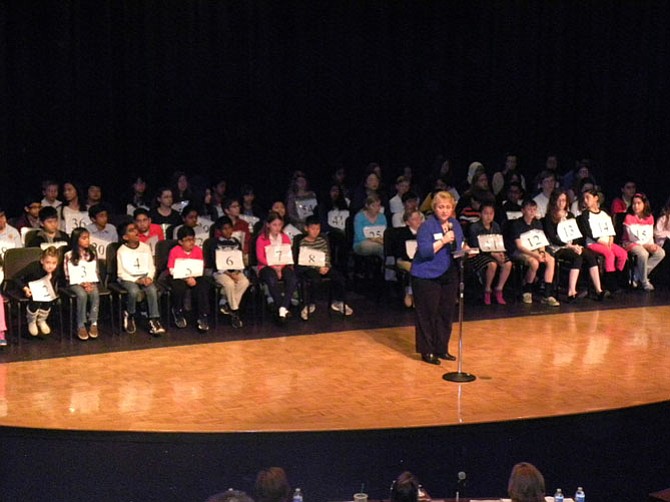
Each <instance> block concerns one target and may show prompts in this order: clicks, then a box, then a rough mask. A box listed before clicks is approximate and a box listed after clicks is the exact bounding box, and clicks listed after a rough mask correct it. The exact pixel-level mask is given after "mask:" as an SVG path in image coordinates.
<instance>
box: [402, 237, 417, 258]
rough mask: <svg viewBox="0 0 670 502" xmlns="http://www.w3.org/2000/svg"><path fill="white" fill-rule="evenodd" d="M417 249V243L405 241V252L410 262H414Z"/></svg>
mask: <svg viewBox="0 0 670 502" xmlns="http://www.w3.org/2000/svg"><path fill="white" fill-rule="evenodd" d="M416 248H417V242H416V241H415V240H414V239H412V240H409V241H405V251H406V252H407V257H408V258H409V259H410V260H413V259H414V256H415V255H416Z"/></svg>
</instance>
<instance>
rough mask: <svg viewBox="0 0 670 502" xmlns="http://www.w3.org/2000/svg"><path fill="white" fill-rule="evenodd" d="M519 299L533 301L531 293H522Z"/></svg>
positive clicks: (526, 301) (524, 301)
mask: <svg viewBox="0 0 670 502" xmlns="http://www.w3.org/2000/svg"><path fill="white" fill-rule="evenodd" d="M521 301H522V302H523V303H533V293H524V294H522V295H521Z"/></svg>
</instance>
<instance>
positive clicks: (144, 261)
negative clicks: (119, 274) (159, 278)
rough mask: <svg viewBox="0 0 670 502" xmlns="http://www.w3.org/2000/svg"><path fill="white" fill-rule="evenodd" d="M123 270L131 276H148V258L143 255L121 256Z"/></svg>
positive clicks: (129, 254)
mask: <svg viewBox="0 0 670 502" xmlns="http://www.w3.org/2000/svg"><path fill="white" fill-rule="evenodd" d="M121 265H123V269H124V270H126V271H128V273H129V274H130V275H133V276H138V277H142V276H146V275H149V269H150V267H149V257H148V256H147V255H145V254H144V253H136V254H134V253H124V254H122V255H121Z"/></svg>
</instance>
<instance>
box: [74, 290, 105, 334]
mask: <svg viewBox="0 0 670 502" xmlns="http://www.w3.org/2000/svg"><path fill="white" fill-rule="evenodd" d="M70 291H72V292H73V293H74V294H75V295H77V328H83V327H84V324H86V307H87V306H88V305H87V304H88V303H90V304H91V310H90V312H89V314H88V320H89V321H91V324H95V323H97V322H98V307H99V306H100V293H99V292H98V285H97V284H93V289H92V290H91V292H90V293H87V292H86V291H85V290H84V288H83V286H81V285H79V284H75V285H73V286H70Z"/></svg>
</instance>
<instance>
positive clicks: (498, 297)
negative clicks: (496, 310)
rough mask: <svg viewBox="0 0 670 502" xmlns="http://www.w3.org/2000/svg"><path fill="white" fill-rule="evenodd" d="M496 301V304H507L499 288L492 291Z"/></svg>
mask: <svg viewBox="0 0 670 502" xmlns="http://www.w3.org/2000/svg"><path fill="white" fill-rule="evenodd" d="M493 293H494V294H495V298H496V302H497V303H498V305H507V302H506V301H505V297H504V296H503V292H502V290H501V289H496V290H495V291H494V292H493Z"/></svg>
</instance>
